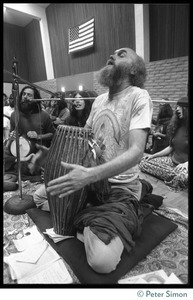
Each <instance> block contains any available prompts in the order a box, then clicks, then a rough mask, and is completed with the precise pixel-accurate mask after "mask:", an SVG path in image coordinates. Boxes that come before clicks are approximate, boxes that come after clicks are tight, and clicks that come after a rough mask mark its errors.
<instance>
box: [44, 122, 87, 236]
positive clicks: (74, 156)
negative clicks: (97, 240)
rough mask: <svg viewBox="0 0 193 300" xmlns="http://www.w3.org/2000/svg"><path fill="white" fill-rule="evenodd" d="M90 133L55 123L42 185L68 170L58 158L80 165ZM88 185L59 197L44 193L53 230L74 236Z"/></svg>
mask: <svg viewBox="0 0 193 300" xmlns="http://www.w3.org/2000/svg"><path fill="white" fill-rule="evenodd" d="M91 138H92V132H91V130H89V129H85V128H81V127H73V126H66V125H59V126H58V127H57V130H56V132H55V134H54V137H53V139H52V143H51V146H50V150H49V152H48V157H47V159H46V164H45V170H44V181H45V186H46V187H47V184H48V182H49V181H50V180H53V179H55V178H58V177H60V176H63V175H65V174H67V173H68V172H69V170H66V169H65V168H64V167H62V166H61V161H64V162H67V163H71V164H79V165H84V162H85V161H86V160H85V157H86V156H87V155H88V153H89V152H91V149H90V146H89V141H90V140H91ZM87 190H88V187H84V188H83V189H81V190H79V191H76V192H74V193H73V194H71V195H68V196H65V197H63V198H59V197H58V196H57V195H54V196H53V195H50V193H47V196H48V202H49V206H50V214H51V218H52V223H53V229H54V231H55V233H57V234H61V235H74V234H75V232H76V230H75V227H74V224H73V223H74V218H75V216H76V215H77V213H78V212H80V211H81V210H82V209H83V208H84V207H85V206H86V198H87Z"/></svg>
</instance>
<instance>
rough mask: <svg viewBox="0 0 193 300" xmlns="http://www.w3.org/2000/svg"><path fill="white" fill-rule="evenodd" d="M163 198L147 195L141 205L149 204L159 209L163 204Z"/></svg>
mask: <svg viewBox="0 0 193 300" xmlns="http://www.w3.org/2000/svg"><path fill="white" fill-rule="evenodd" d="M163 199H164V198H163V197H162V196H160V195H155V194H146V195H145V196H144V197H143V198H142V199H141V200H140V202H141V203H147V204H150V205H153V207H154V208H155V209H158V208H159V207H160V206H161V205H162V204H163Z"/></svg>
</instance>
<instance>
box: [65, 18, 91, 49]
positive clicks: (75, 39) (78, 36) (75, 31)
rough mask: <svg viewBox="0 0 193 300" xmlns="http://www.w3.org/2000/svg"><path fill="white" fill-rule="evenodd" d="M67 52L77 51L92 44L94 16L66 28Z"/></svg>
mask: <svg viewBox="0 0 193 300" xmlns="http://www.w3.org/2000/svg"><path fill="white" fill-rule="evenodd" d="M68 38H69V50H68V53H71V52H75V51H79V50H82V49H85V48H89V47H92V46H93V45H94V18H92V19H91V20H89V21H88V22H86V23H84V24H81V25H79V26H78V25H77V26H74V27H73V28H70V29H69V30H68Z"/></svg>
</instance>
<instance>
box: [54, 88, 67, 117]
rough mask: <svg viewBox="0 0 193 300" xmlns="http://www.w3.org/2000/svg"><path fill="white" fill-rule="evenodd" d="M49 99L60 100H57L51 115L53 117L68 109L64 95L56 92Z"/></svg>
mask: <svg viewBox="0 0 193 300" xmlns="http://www.w3.org/2000/svg"><path fill="white" fill-rule="evenodd" d="M51 98H60V100H57V102H56V105H55V108H54V110H53V113H52V115H53V116H56V117H57V116H58V115H59V113H60V111H61V110H62V109H64V108H66V107H68V106H67V103H66V100H65V93H64V92H56V93H55V94H54V95H53V96H51Z"/></svg>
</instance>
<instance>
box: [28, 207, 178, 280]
mask: <svg viewBox="0 0 193 300" xmlns="http://www.w3.org/2000/svg"><path fill="white" fill-rule="evenodd" d="M26 213H27V214H28V215H29V217H30V218H31V219H32V220H33V222H34V223H35V224H36V226H37V227H38V229H39V230H40V231H41V232H42V233H43V232H44V231H45V230H46V229H48V228H52V227H53V226H52V221H51V218H50V213H49V212H46V211H42V210H40V209H38V208H31V209H28V210H27V211H26ZM176 228H177V225H176V224H175V223H173V222H172V221H170V220H169V219H167V218H164V217H162V216H157V215H155V214H154V213H151V214H149V215H148V216H147V217H146V218H145V219H144V223H143V227H142V233H141V235H140V237H138V238H137V239H136V240H135V243H136V245H135V247H134V248H133V250H132V251H131V252H130V253H127V252H126V251H124V252H123V254H122V257H121V261H120V263H119V264H118V266H117V268H116V270H114V271H113V272H111V273H109V274H99V273H96V272H95V271H93V270H92V269H91V267H90V266H89V265H88V263H87V260H86V254H85V250H84V244H83V243H82V242H81V241H79V240H78V239H76V238H71V239H66V240H63V241H61V242H58V243H56V244H55V243H54V242H53V241H52V240H51V239H50V238H49V237H48V236H47V235H46V234H45V235H44V236H45V239H46V240H47V241H48V242H49V244H50V245H51V246H52V247H53V248H54V249H55V250H56V251H57V252H58V253H59V255H60V256H61V257H62V258H63V259H64V260H65V261H66V262H67V263H68V265H69V266H70V267H71V269H72V271H73V272H74V274H75V275H76V277H77V278H78V279H79V281H80V282H81V283H82V284H115V283H117V282H118V280H119V279H120V278H121V277H123V276H124V275H125V274H127V273H128V272H129V271H130V270H131V269H132V268H133V267H134V266H135V265H136V264H137V263H138V262H139V261H140V260H141V259H143V258H144V257H145V256H146V255H148V254H149V253H150V251H151V250H152V249H154V248H155V247H156V246H157V245H158V244H159V243H160V242H161V241H163V239H164V238H165V237H166V236H167V235H168V234H169V233H171V232H172V231H174V230H175V229H176Z"/></svg>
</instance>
